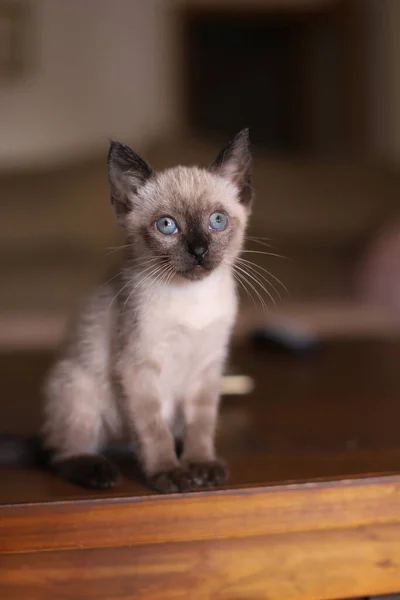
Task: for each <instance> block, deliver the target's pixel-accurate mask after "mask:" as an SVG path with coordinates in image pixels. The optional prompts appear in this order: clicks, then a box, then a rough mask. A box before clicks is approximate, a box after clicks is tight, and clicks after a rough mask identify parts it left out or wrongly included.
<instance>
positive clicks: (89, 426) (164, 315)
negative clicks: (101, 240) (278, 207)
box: [43, 130, 252, 492]
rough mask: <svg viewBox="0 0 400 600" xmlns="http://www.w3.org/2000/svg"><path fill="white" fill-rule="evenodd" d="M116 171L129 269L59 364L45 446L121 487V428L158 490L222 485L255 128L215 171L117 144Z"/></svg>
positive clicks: (94, 297)
mask: <svg viewBox="0 0 400 600" xmlns="http://www.w3.org/2000/svg"><path fill="white" fill-rule="evenodd" d="M108 172H109V180H110V187H111V201H112V204H113V206H114V209H115V212H116V216H117V219H118V222H119V223H120V224H121V225H122V227H123V228H124V229H125V232H126V239H127V249H126V253H125V256H124V258H123V261H122V264H121V268H120V270H119V273H118V275H117V276H116V277H114V278H113V279H110V280H109V281H108V282H106V283H104V284H103V285H100V286H99V287H98V288H97V289H95V290H93V292H92V294H91V295H90V296H89V297H88V298H87V299H86V300H85V301H84V303H83V305H82V308H81V311H80V313H79V314H78V316H77V318H76V320H75V322H74V323H73V324H72V325H71V327H70V329H69V331H68V335H67V339H66V340H65V344H64V346H63V348H62V351H61V355H60V357H59V359H58V361H57V362H56V364H55V365H54V366H53V368H52V369H51V371H50V373H49V376H48V379H47V382H46V385H45V399H46V401H45V423H44V428H43V434H44V444H45V447H46V448H47V449H49V450H50V451H51V455H52V463H53V466H54V467H55V468H56V470H57V471H58V473H59V474H60V475H61V476H62V477H65V478H66V479H68V480H70V481H73V482H75V483H77V484H80V485H83V486H87V487H91V488H108V487H110V486H113V485H115V484H116V483H117V481H118V479H119V472H118V469H117V467H116V466H115V465H114V464H113V463H112V462H111V461H109V460H108V459H107V458H106V457H105V456H103V455H102V454H101V452H102V449H104V448H105V447H106V445H107V443H108V442H109V441H110V440H112V439H113V438H118V437H121V436H127V437H128V439H129V440H130V441H132V443H133V444H134V447H135V452H136V454H137V458H138V460H139V463H140V466H141V468H142V470H143V472H144V474H145V476H146V479H147V482H148V484H149V485H150V486H151V487H152V488H153V489H156V490H159V491H161V492H177V491H179V492H182V491H187V490H190V489H192V488H195V487H196V486H202V485H214V484H221V483H223V482H224V481H225V480H226V478H227V469H226V467H225V465H224V463H223V462H222V461H220V460H219V459H218V458H217V457H216V454H215V445H214V438H215V429H216V424H217V413H218V404H219V396H220V385H221V376H222V370H223V367H224V363H225V359H226V355H227V347H228V342H229V337H230V334H231V330H232V326H233V323H234V320H235V316H236V310H237V302H238V300H237V294H236V288H235V281H234V277H233V264H234V262H235V259H236V257H237V255H238V253H239V251H240V250H241V248H242V243H243V237H244V232H245V228H246V224H247V219H248V216H249V213H250V205H251V196H252V189H251V184H250V174H251V154H250V150H249V139H248V131H247V130H243V131H241V132H240V133H239V134H238V135H237V136H236V137H235V139H234V140H233V141H232V142H231V143H230V144H229V145H228V146H227V147H226V148H224V150H223V151H222V152H221V153H220V154H219V156H218V157H217V159H216V160H215V162H214V163H213V164H212V165H211V167H210V168H209V169H200V168H197V167H182V166H178V167H175V168H172V169H168V170H166V171H164V172H161V173H155V172H154V171H153V170H152V169H151V167H150V166H149V165H148V164H147V163H146V162H145V161H144V160H142V159H141V158H140V157H139V156H138V155H137V154H135V153H134V152H133V151H132V150H131V149H130V148H129V147H128V146H125V145H124V144H121V143H119V142H112V143H111V148H110V152H109V156H108ZM176 439H180V440H182V442H183V451H182V454H181V456H180V457H178V456H177V454H176V448H175V440H176Z"/></svg>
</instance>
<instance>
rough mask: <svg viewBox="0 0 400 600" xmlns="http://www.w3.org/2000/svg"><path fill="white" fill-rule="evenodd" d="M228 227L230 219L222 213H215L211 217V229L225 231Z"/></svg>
mask: <svg viewBox="0 0 400 600" xmlns="http://www.w3.org/2000/svg"><path fill="white" fill-rule="evenodd" d="M227 225H228V217H227V216H226V215H225V214H224V213H222V212H215V213H213V214H212V215H211V217H210V229H214V231H223V230H224V229H225V228H226V226H227Z"/></svg>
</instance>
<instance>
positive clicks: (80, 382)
mask: <svg viewBox="0 0 400 600" xmlns="http://www.w3.org/2000/svg"><path fill="white" fill-rule="evenodd" d="M45 394H46V400H47V402H46V406H45V423H44V427H43V437H44V444H45V446H46V447H47V448H48V449H49V450H50V451H51V454H52V467H53V469H54V470H55V471H56V472H57V473H58V474H59V475H60V476H61V477H63V478H64V479H67V480H69V481H72V482H73V483H77V484H78V485H81V486H84V487H89V488H98V489H104V488H110V487H113V486H114V485H115V484H116V483H117V482H118V480H119V470H118V469H117V467H116V466H114V464H113V463H112V462H111V461H109V460H108V459H107V458H105V457H104V456H102V455H101V454H99V452H100V450H101V448H102V447H104V444H105V443H106V441H107V435H106V434H107V431H106V428H105V422H108V421H109V420H110V419H107V414H108V413H109V412H110V407H111V406H112V404H111V403H112V402H113V399H112V398H111V397H110V394H109V390H108V386H107V384H106V383H104V384H103V385H102V384H101V383H99V382H98V381H96V380H95V378H94V377H93V376H92V375H91V374H90V373H88V372H87V371H85V370H84V369H82V368H81V366H80V365H79V364H77V363H75V362H74V361H70V360H63V361H60V362H59V363H57V364H56V365H55V366H54V367H53V369H52V372H51V373H50V376H49V378H48V381H47V385H46V388H45Z"/></svg>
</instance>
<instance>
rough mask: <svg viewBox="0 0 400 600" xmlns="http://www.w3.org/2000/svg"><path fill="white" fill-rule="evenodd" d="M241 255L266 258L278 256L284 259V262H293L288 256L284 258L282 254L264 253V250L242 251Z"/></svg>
mask: <svg viewBox="0 0 400 600" xmlns="http://www.w3.org/2000/svg"><path fill="white" fill-rule="evenodd" d="M240 253H241V254H264V255H265V256H276V257H278V258H283V259H284V260H291V259H290V258H289V257H288V256H283V255H282V254H276V253H275V252H263V251H262V250H241V251H240Z"/></svg>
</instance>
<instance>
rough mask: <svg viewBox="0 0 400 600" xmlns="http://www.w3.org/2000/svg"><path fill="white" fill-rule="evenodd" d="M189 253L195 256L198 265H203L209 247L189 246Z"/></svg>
mask: <svg viewBox="0 0 400 600" xmlns="http://www.w3.org/2000/svg"><path fill="white" fill-rule="evenodd" d="M188 250H189V253H190V254H192V256H194V258H195V259H196V262H197V264H198V265H202V264H203V263H204V258H205V256H206V254H207V253H208V246H206V245H204V246H189V247H188Z"/></svg>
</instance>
